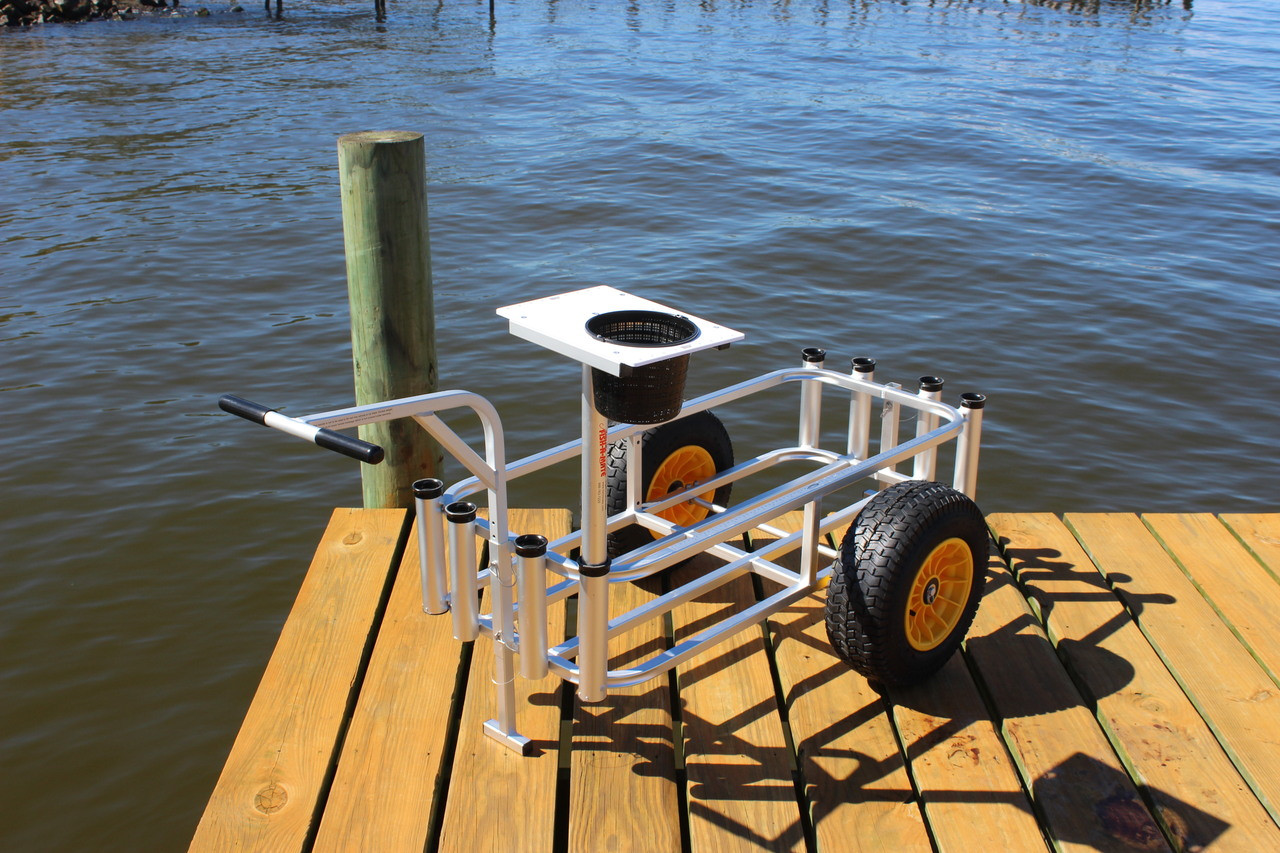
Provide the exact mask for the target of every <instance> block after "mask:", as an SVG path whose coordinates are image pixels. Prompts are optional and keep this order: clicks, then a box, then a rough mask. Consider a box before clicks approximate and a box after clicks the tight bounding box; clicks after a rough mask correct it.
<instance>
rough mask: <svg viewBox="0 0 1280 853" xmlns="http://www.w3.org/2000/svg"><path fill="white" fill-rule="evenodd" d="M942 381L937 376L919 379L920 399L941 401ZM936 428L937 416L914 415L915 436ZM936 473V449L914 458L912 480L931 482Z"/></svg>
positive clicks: (929, 414) (927, 414)
mask: <svg viewBox="0 0 1280 853" xmlns="http://www.w3.org/2000/svg"><path fill="white" fill-rule="evenodd" d="M942 386H943V381H942V380H941V379H940V378H938V377H937V376H921V377H920V398H921V399H922V400H930V401H932V402H935V403H936V402H937V401H939V400H941V399H942ZM937 428H938V416H937V415H935V414H934V413H933V412H926V411H923V410H922V411H920V412H918V413H917V415H916V435H917V436H921V435H925V434H926V433H930V432H932V431H933V430H935V429H937ZM937 472H938V449H937V448H936V447H930V448H929V449H928V450H926V451H924V452H923V453H921V454H919V455H918V456H916V458H915V464H914V465H913V466H912V472H911V477H912V479H914V480H932V479H934V477H936V476H937Z"/></svg>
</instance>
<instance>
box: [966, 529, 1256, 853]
mask: <svg viewBox="0 0 1280 853" xmlns="http://www.w3.org/2000/svg"><path fill="white" fill-rule="evenodd" d="M988 521H989V522H990V524H991V526H992V528H993V529H994V530H995V531H996V532H997V534H998V535H999V537H1000V538H1001V540H1002V541H1004V543H1005V548H1006V551H1005V554H1006V556H1007V557H1008V559H1009V562H1010V565H1011V566H1012V568H1013V569H1014V571H1015V572H1016V573H1017V577H1018V581H1019V583H1020V584H1022V586H1023V587H1024V588H1026V589H1029V590H1030V592H1031V594H1032V596H1033V598H1034V600H1035V602H1036V603H1037V605H1038V608H1039V611H1040V614H1041V618H1042V619H1043V620H1044V621H1045V622H1046V624H1047V626H1048V629H1049V635H1050V637H1052V638H1053V640H1054V643H1055V644H1056V646H1057V649H1058V654H1059V656H1060V657H1062V658H1064V659H1065V660H1066V661H1067V664H1068V666H1069V667H1070V669H1071V670H1072V671H1073V672H1074V673H1075V674H1076V678H1077V681H1078V682H1080V683H1081V684H1083V685H1084V687H1085V688H1086V690H1087V691H1088V693H1089V695H1090V696H1091V697H1092V698H1093V699H1094V701H1095V703H1096V712H1097V717H1098V719H1099V721H1100V722H1101V723H1102V726H1103V728H1104V730H1105V731H1106V732H1107V734H1108V736H1109V737H1110V739H1111V741H1112V744H1113V746H1114V747H1115V748H1116V750H1117V752H1118V753H1119V755H1120V758H1121V760H1122V761H1123V762H1124V763H1125V766H1126V767H1127V768H1128V770H1129V773H1130V775H1131V776H1132V777H1133V778H1134V779H1136V780H1138V781H1140V782H1141V783H1143V784H1144V785H1146V789H1147V793H1148V795H1149V796H1150V797H1151V799H1152V800H1153V801H1154V802H1155V804H1156V806H1157V812H1156V813H1157V816H1158V817H1160V818H1161V819H1162V821H1163V823H1164V825H1165V830H1166V833H1167V834H1168V835H1169V836H1171V837H1172V838H1174V839H1175V840H1176V841H1177V842H1178V843H1179V844H1180V845H1181V846H1182V847H1183V848H1185V849H1192V850H1196V849H1205V850H1208V849H1211V846H1214V845H1216V848H1217V849H1226V850H1280V829H1277V827H1276V825H1275V824H1274V823H1273V822H1272V821H1271V819H1270V817H1269V816H1268V815H1267V813H1266V810H1265V809H1263V808H1262V805H1261V804H1260V803H1259V802H1258V799H1257V797H1255V796H1254V794H1253V792H1252V791H1251V790H1250V789H1249V787H1248V785H1247V784H1246V783H1245V782H1244V780H1243V779H1242V778H1241V777H1240V774H1239V773H1238V772H1237V771H1236V769H1235V767H1234V766H1233V765H1232V763H1231V760H1230V758H1228V756H1227V755H1226V753H1225V752H1224V751H1223V750H1222V747H1221V746H1220V745H1219V744H1218V741H1217V740H1216V739H1215V738H1214V735H1213V732H1212V731H1210V730H1209V727H1208V726H1207V725H1205V723H1204V720H1203V719H1201V717H1200V714H1199V712H1198V711H1197V710H1196V709H1195V707H1194V706H1193V705H1192V704H1191V702H1190V700H1188V699H1187V697H1186V694H1184V693H1183V691H1182V688H1181V687H1180V686H1179V685H1178V683H1177V681H1175V680H1174V678H1173V676H1172V675H1170V673H1169V671H1168V670H1167V669H1166V668H1165V665H1164V663H1163V661H1161V660H1160V658H1159V656H1158V655H1157V654H1156V653H1155V651H1154V650H1153V649H1152V648H1151V646H1150V644H1149V643H1148V642H1147V639H1146V638H1145V637H1144V636H1143V635H1142V632H1141V631H1139V629H1138V626H1137V625H1136V624H1135V623H1134V621H1133V619H1132V618H1131V617H1130V615H1129V614H1128V613H1127V612H1126V611H1125V610H1124V608H1123V607H1122V605H1121V604H1120V601H1119V599H1117V598H1116V596H1115V595H1114V593H1112V591H1111V588H1110V587H1109V586H1108V585H1107V582H1106V581H1105V579H1104V578H1103V577H1102V575H1101V574H1100V573H1099V572H1098V571H1097V569H1096V568H1095V567H1094V565H1093V563H1092V562H1091V561H1090V560H1089V557H1088V556H1087V555H1086V554H1085V552H1084V550H1083V549H1082V548H1081V546H1080V543H1079V542H1077V540H1076V538H1075V536H1074V535H1072V533H1071V532H1070V531H1069V530H1068V529H1067V528H1066V526H1065V525H1064V524H1063V523H1062V522H1061V521H1060V520H1059V519H1058V518H1057V517H1055V516H1052V515H1048V514H1044V513H1018V514H1007V513H1002V514H997V515H993V516H991V517H990V518H989V519H988ZM1150 546H1151V547H1155V542H1154V541H1152V542H1151V543H1150ZM1167 606H1169V603H1168V602H1159V601H1148V602H1145V603H1144V608H1148V609H1149V608H1159V607H1167Z"/></svg>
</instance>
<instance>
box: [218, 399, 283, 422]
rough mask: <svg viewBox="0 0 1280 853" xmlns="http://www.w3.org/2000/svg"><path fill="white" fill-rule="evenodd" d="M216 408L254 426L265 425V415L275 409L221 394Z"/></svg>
mask: <svg viewBox="0 0 1280 853" xmlns="http://www.w3.org/2000/svg"><path fill="white" fill-rule="evenodd" d="M218 408H219V409H222V411H224V412H230V413H231V414H233V415H236V416H238V417H241V418H244V419H245V420H246V421H253V422H254V423H255V424H265V423H266V418H267V413H268V412H274V411H275V409H272V408H270V407H268V406H264V405H262V404H261V403H255V402H253V401H252V400H246V399H245V398H243V397H237V396H235V395H234V394H223V395H222V396H221V397H219V398H218Z"/></svg>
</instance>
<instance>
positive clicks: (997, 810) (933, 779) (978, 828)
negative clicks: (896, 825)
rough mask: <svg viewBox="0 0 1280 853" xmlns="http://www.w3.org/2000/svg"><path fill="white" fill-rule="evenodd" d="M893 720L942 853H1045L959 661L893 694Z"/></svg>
mask: <svg viewBox="0 0 1280 853" xmlns="http://www.w3.org/2000/svg"><path fill="white" fill-rule="evenodd" d="M890 695H891V698H892V700H893V719H894V725H895V726H897V729H898V735H899V737H900V738H901V739H902V742H903V744H904V746H905V748H906V751H907V759H908V763H909V766H910V768H911V775H912V777H913V778H914V780H915V785H916V788H917V789H918V790H919V792H920V799H921V807H922V809H923V810H924V814H925V817H926V818H927V821H928V824H929V828H930V830H931V831H932V833H933V837H934V841H935V842H936V844H937V848H938V850H939V851H940V853H989V851H992V850H1010V851H1012V850H1017V851H1036V850H1039V851H1043V850H1045V849H1046V840H1045V837H1044V833H1042V832H1041V831H1040V826H1039V824H1037V823H1036V819H1035V815H1034V813H1033V812H1032V809H1031V802H1030V801H1029V800H1028V799H1027V794H1026V791H1024V790H1023V788H1022V784H1021V782H1020V781H1019V779H1018V773H1017V770H1016V769H1015V767H1014V765H1013V760H1012V758H1011V757H1010V756H1009V753H1008V750H1007V749H1006V747H1005V745H1004V742H1003V741H1002V740H1001V738H1000V733H999V731H998V728H997V725H996V723H994V722H993V721H992V720H991V719H990V716H989V713H988V711H987V708H986V706H985V705H984V704H983V701H982V696H981V695H980V694H979V692H978V688H977V685H976V684H974V681H973V676H972V674H970V672H969V670H968V668H967V667H966V666H965V663H964V659H963V656H962V655H959V654H957V655H956V656H955V657H953V658H951V660H949V661H948V662H947V664H946V666H944V667H943V668H942V670H941V671H939V672H938V673H937V674H936V675H935V676H933V678H931V679H929V680H928V681H926V682H924V683H923V684H919V685H916V686H914V687H911V688H907V689H895V690H893V691H892V692H891V694H890Z"/></svg>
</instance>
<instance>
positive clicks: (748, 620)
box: [608, 587, 809, 688]
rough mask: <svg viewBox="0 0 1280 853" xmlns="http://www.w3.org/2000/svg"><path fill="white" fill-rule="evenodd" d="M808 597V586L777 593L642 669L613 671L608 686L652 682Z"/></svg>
mask: <svg viewBox="0 0 1280 853" xmlns="http://www.w3.org/2000/svg"><path fill="white" fill-rule="evenodd" d="M808 594H809V590H808V589H805V588H804V587H796V588H791V589H783V590H781V591H779V592H776V593H774V594H773V595H771V596H770V597H768V598H766V599H764V600H763V601H760V602H757V603H756V604H755V605H753V606H751V607H749V608H747V609H746V610H743V611H742V612H740V613H736V614H734V615H733V616H731V617H729V618H727V619H724V620H722V621H720V622H717V623H716V624H715V625H712V626H711V627H710V628H707V629H706V630H704V631H701V632H700V633H698V634H697V635H695V636H693V637H690V638H689V639H687V640H685V641H683V642H681V643H677V644H676V645H674V646H672V647H671V648H670V649H667V650H666V651H663V652H660V653H658V654H656V655H654V656H653V657H652V658H650V659H649V660H648V661H647V662H646V663H644V664H642V665H641V666H638V667H634V668H631V669H624V670H617V671H614V672H611V673H610V674H609V679H608V686H609V687H611V688H618V687H623V686H631V685H635V684H641V683H643V682H645V681H648V680H649V679H650V678H653V677H654V676H657V675H661V674H662V673H664V672H667V671H669V670H671V669H673V668H675V667H677V666H679V665H680V664H682V663H684V662H685V661H687V660H689V659H691V658H693V657H696V656H698V655H700V654H702V653H703V652H704V651H706V650H707V649H709V648H711V647H712V646H715V645H717V644H719V643H721V642H723V641H724V640H727V639H729V638H730V637H732V636H734V635H735V634H737V633H739V632H741V631H744V630H746V629H747V628H750V627H751V626H752V625H756V624H759V623H760V622H762V621H764V620H765V619H766V618H768V617H769V616H772V615H773V614H774V613H777V612H778V611H780V610H782V609H783V608H786V607H789V606H790V605H791V604H793V603H794V602H796V601H799V600H800V599H801V598H804V597H805V596H806V595H808Z"/></svg>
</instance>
